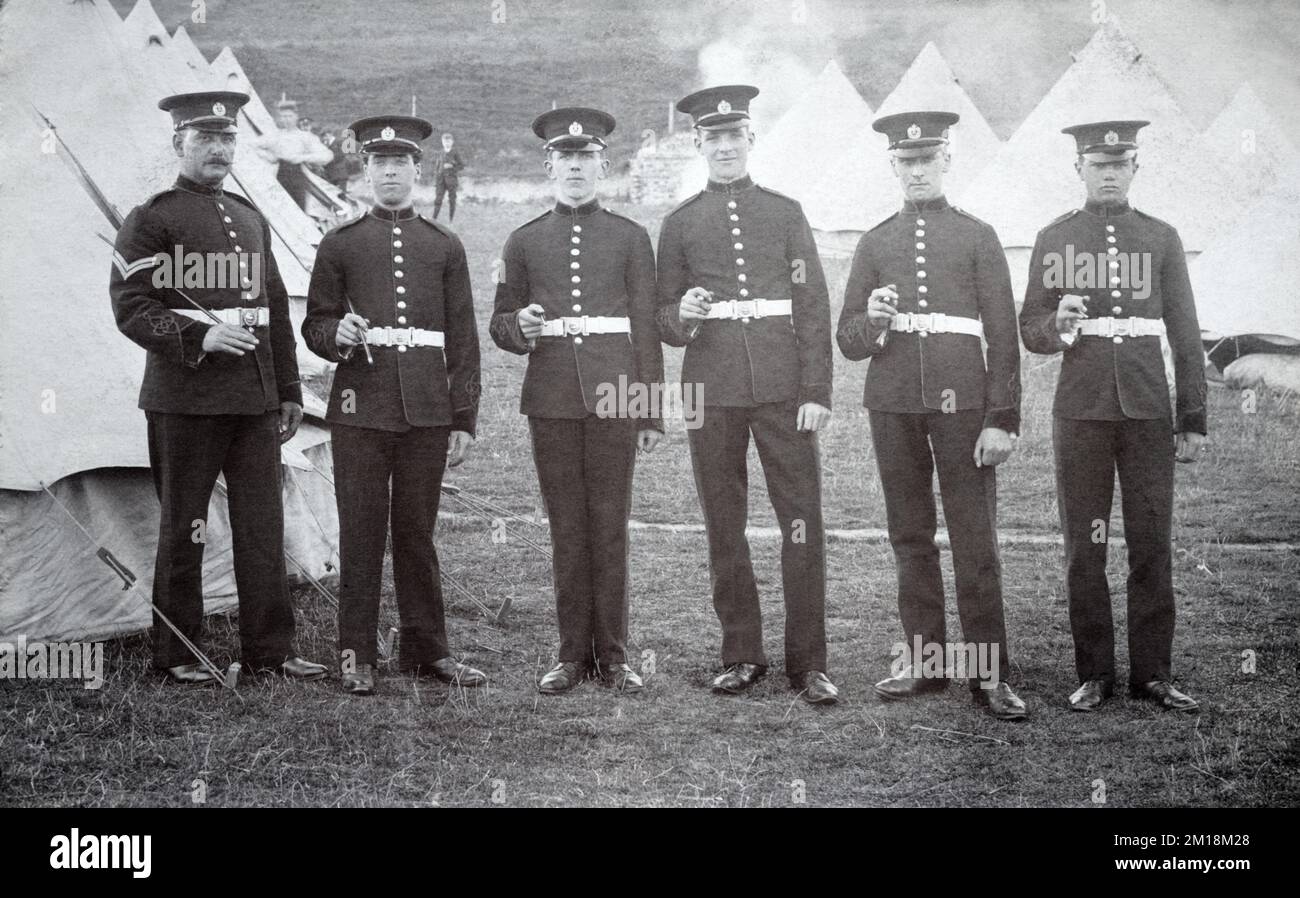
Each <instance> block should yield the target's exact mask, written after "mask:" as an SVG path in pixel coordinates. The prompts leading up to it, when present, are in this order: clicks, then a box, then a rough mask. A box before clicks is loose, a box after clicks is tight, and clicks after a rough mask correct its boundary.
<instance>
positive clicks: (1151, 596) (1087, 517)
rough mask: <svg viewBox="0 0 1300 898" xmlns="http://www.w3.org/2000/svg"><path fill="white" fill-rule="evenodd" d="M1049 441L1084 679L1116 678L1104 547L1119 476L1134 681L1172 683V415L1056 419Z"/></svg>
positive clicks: (1078, 659) (1078, 661)
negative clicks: (1079, 419) (1054, 468)
mask: <svg viewBox="0 0 1300 898" xmlns="http://www.w3.org/2000/svg"><path fill="white" fill-rule="evenodd" d="M1052 440H1053V444H1054V446H1055V450H1056V495H1057V500H1058V503H1059V505H1060V512H1061V530H1062V531H1064V533H1065V567H1066V595H1067V597H1068V599H1069V605H1070V630H1071V631H1072V632H1073V633H1074V663H1075V668H1076V670H1077V672H1078V675H1079V682H1080V683H1082V682H1083V681H1085V680H1105V681H1108V682H1112V683H1113V682H1114V680H1115V627H1114V622H1113V621H1112V619H1111V607H1110V588H1109V586H1108V584H1107V582H1106V543H1107V539H1108V537H1109V529H1110V510H1111V500H1112V497H1113V494H1114V491H1115V474H1116V472H1117V471H1118V473H1119V489H1120V496H1121V500H1120V505H1121V508H1122V509H1123V515H1124V538H1125V541H1126V542H1127V543H1128V663H1129V683H1130V684H1141V683H1146V682H1148V681H1150V680H1168V679H1170V656H1171V654H1172V653H1173V643H1174V586H1173V559H1172V550H1171V547H1170V530H1171V528H1172V526H1173V524H1172V521H1173V513H1174V444H1173V431H1172V427H1171V425H1170V422H1169V419H1168V418H1153V419H1151V420H1135V419H1131V418H1130V419H1126V420H1123V421H1076V420H1070V419H1066V418H1056V419H1055V420H1054V421H1053V424H1052Z"/></svg>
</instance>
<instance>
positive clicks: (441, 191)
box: [433, 179, 456, 221]
mask: <svg viewBox="0 0 1300 898" xmlns="http://www.w3.org/2000/svg"><path fill="white" fill-rule="evenodd" d="M444 196H445V197H446V198H447V220H448V221H455V220H456V185H455V184H448V183H447V182H446V181H443V180H442V179H439V180H438V183H437V184H435V185H434V191H433V217H434V218H437V217H438V213H439V212H441V211H442V198H443V197H444Z"/></svg>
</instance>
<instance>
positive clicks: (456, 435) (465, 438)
mask: <svg viewBox="0 0 1300 898" xmlns="http://www.w3.org/2000/svg"><path fill="white" fill-rule="evenodd" d="M473 445H474V438H473V437H472V436H470V435H469V434H468V433H466V432H465V431H463V430H453V431H452V432H451V437H450V438H449V439H448V440H447V467H449V468H454V467H457V466H458V465H460V464H461V463H462V462H464V461H465V459H467V458H469V450H470V447H471V446H473Z"/></svg>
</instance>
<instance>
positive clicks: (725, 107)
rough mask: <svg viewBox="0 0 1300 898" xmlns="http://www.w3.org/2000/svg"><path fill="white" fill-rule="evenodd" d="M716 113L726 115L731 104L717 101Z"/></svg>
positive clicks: (729, 110)
mask: <svg viewBox="0 0 1300 898" xmlns="http://www.w3.org/2000/svg"><path fill="white" fill-rule="evenodd" d="M718 112H720V113H722V114H723V115H726V114H727V113H729V112H731V104H730V103H728V102H727V101H726V100H719V101H718Z"/></svg>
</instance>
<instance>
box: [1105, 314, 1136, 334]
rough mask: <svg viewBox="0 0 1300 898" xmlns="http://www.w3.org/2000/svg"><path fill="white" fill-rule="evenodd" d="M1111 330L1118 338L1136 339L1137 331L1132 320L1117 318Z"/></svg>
mask: <svg viewBox="0 0 1300 898" xmlns="http://www.w3.org/2000/svg"><path fill="white" fill-rule="evenodd" d="M1111 330H1112V331H1114V336H1116V337H1136V336H1137V329H1136V328H1135V327H1134V326H1133V319H1132V318H1115V319H1113V322H1112V324H1111Z"/></svg>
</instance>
